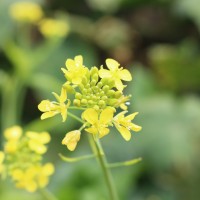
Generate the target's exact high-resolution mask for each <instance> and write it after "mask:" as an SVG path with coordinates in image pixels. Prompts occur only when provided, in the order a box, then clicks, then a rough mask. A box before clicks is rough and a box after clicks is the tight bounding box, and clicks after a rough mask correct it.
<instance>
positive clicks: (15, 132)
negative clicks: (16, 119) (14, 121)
mask: <svg viewBox="0 0 200 200" xmlns="http://www.w3.org/2000/svg"><path fill="white" fill-rule="evenodd" d="M4 136H5V138H6V139H7V140H18V139H19V138H20V137H21V136H22V128H21V127H20V126H12V127H10V128H7V129H6V130H5V132H4Z"/></svg>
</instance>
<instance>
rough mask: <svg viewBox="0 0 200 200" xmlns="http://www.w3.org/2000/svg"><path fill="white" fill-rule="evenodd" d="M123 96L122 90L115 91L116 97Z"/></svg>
mask: <svg viewBox="0 0 200 200" xmlns="http://www.w3.org/2000/svg"><path fill="white" fill-rule="evenodd" d="M121 96H122V93H121V92H120V91H116V92H115V98H117V99H118V98H120V97H121Z"/></svg>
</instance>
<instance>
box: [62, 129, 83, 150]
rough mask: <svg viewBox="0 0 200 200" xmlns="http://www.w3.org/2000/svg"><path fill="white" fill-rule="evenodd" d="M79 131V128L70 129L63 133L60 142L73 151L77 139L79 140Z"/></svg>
mask: <svg viewBox="0 0 200 200" xmlns="http://www.w3.org/2000/svg"><path fill="white" fill-rule="evenodd" d="M80 136H81V132H80V131H79V130H75V131H70V132H69V133H67V134H66V135H65V137H64V138H63V140H62V144H63V145H66V146H67V148H68V149H69V150H70V151H74V149H75V148H76V145H77V143H78V141H79V140H80Z"/></svg>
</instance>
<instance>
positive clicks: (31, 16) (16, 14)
mask: <svg viewBox="0 0 200 200" xmlns="http://www.w3.org/2000/svg"><path fill="white" fill-rule="evenodd" d="M10 14H11V16H12V17H13V18H14V19H16V20H17V21H23V22H31V23H35V22H37V21H39V20H40V19H41V18H42V16H43V12H42V9H41V7H40V6H39V5H38V4H36V3H34V2H25V1H24V2H16V3H13V4H11V6H10Z"/></svg>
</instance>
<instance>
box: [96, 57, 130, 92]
mask: <svg viewBox="0 0 200 200" xmlns="http://www.w3.org/2000/svg"><path fill="white" fill-rule="evenodd" d="M106 65H107V67H108V69H109V70H106V69H103V68H102V67H101V69H100V70H99V76H100V77H101V78H109V79H112V80H113V81H114V82H115V87H116V88H117V89H118V90H119V91H122V90H123V89H124V87H125V86H124V85H123V83H122V81H121V80H124V81H131V80H132V76H131V74H130V72H129V71H128V70H127V69H123V67H119V66H120V64H119V63H118V62H117V61H115V60H113V59H110V58H108V59H106Z"/></svg>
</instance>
